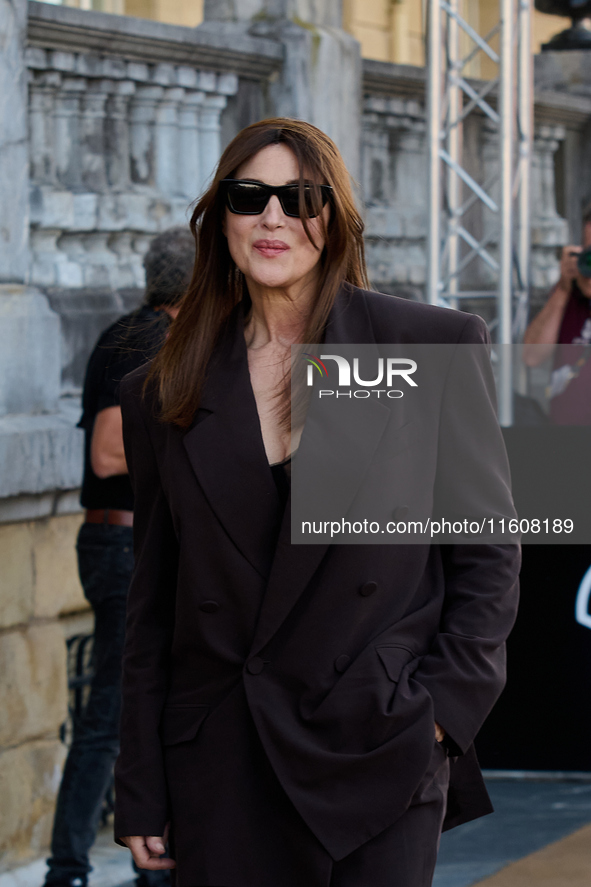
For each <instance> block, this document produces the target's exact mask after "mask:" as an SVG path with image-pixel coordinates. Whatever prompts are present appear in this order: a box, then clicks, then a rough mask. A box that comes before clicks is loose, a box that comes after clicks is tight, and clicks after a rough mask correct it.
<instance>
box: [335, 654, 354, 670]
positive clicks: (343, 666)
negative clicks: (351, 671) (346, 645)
mask: <svg viewBox="0 0 591 887" xmlns="http://www.w3.org/2000/svg"><path fill="white" fill-rule="evenodd" d="M350 662H351V657H350V656H347V654H346V653H343V655H342V656H338V657H337V658H336V659H335V661H334V667H335V668H336V670H337V671H338V672H339V674H342V673H343V672H344V671H346V670H347V666H348V665H349V663H350Z"/></svg>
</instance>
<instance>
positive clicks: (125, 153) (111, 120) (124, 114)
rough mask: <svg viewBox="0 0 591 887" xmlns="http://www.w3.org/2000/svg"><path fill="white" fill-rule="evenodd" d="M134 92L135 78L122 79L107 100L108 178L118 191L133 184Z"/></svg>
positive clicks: (115, 85) (124, 189)
mask: <svg viewBox="0 0 591 887" xmlns="http://www.w3.org/2000/svg"><path fill="white" fill-rule="evenodd" d="M134 92H135V83H134V82H133V80H120V81H119V82H118V83H116V84H114V92H113V93H112V94H111V95H110V96H109V99H108V102H107V118H106V120H105V136H106V149H107V156H106V166H107V180H108V183H109V185H110V186H111V187H112V188H114V189H115V190H116V191H127V190H128V189H129V187H130V184H131V175H130V168H129V167H130V136H129V105H130V101H131V96H132V95H133V94H134Z"/></svg>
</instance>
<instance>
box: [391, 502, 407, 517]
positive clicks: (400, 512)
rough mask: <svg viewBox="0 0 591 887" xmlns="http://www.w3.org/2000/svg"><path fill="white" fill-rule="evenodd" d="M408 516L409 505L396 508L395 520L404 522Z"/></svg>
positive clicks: (394, 512) (393, 515) (393, 513)
mask: <svg viewBox="0 0 591 887" xmlns="http://www.w3.org/2000/svg"><path fill="white" fill-rule="evenodd" d="M407 514H408V505H399V506H398V508H395V509H394V511H393V512H392V517H393V518H394V520H404V518H405V517H406V515H407Z"/></svg>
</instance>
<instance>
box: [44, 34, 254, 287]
mask: <svg viewBox="0 0 591 887" xmlns="http://www.w3.org/2000/svg"><path fill="white" fill-rule="evenodd" d="M27 64H28V69H29V90H30V112H29V116H30V120H29V126H30V157H31V171H30V185H31V227H32V230H31V251H32V266H31V280H32V282H33V283H35V284H37V285H39V286H43V287H52V286H58V287H97V286H100V287H107V288H110V289H119V288H121V287H127V286H137V287H141V286H142V285H143V279H144V276H143V268H142V264H141V259H142V252H143V250H144V246H145V235H148V234H155V233H157V232H158V231H161V230H163V229H165V228H167V227H169V226H170V225H174V224H184V223H186V220H187V210H188V205H189V203H190V202H191V201H193V200H194V199H195V198H196V197H198V196H199V194H200V193H201V192H202V190H203V189H204V187H205V185H206V183H207V180H208V178H209V176H210V175H211V173H212V171H213V168H214V166H215V163H216V162H217V160H218V158H219V155H220V151H221V141H220V138H221V136H220V133H221V124H220V117H221V114H222V111H223V110H224V108H225V107H226V102H227V98H228V96H231V95H235V93H236V92H237V89H238V77H237V76H236V75H235V74H232V73H216V72H213V71H203V70H200V69H198V68H192V67H189V66H187V65H172V64H166V63H163V62H160V63H155V64H148V63H141V62H136V61H125V60H122V59H113V58H108V57H98V56H93V55H91V54H89V53H74V52H60V51H57V50H49V49H48V50H45V49H42V48H39V47H30V48H29V50H28V54H27Z"/></svg>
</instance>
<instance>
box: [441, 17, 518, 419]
mask: <svg viewBox="0 0 591 887" xmlns="http://www.w3.org/2000/svg"><path fill="white" fill-rule="evenodd" d="M464 3H466V5H467V0H464ZM462 13H463V3H462V0H429V20H428V98H427V102H428V104H427V118H428V119H427V125H428V150H429V237H428V277H427V296H428V300H429V302H431V303H432V304H444V305H448V306H449V307H451V308H457V307H459V305H460V300H462V299H466V298H469V299H477V298H488V299H490V298H493V299H494V298H495V297H496V317H495V319H494V321H493V323H492V324H491V329H493V328H494V329H495V335H496V340H497V342H499V343H502V344H509V343H511V342H514V341H518V340H519V339H520V337H521V335H522V333H523V329H524V326H525V322H526V317H527V295H528V288H529V254H530V225H529V208H530V165H531V152H532V67H531V66H532V60H531V50H530V27H531V22H530V17H531V11H530V2H529V0H499V19H498V23H497V24H496V25H495V26H494V27H493V28H492V30H490V31H489V32H488V33H487V34H485V35H481V34H479V33H478V32H477V30H475V28H474V27H472V26H471V25H470V24H469V22H468V21H466V18H464V17H463V15H462ZM491 44H492V45H491ZM493 45H494V46H495V47H496V48H493ZM481 53H483V54H484V55H485V56H486V57H487V58H488V59H490V61H491V62H493V63H494V66H495V70H496V76H495V77H494V78H493V79H491V80H469V79H468V76H467V70H468V66H469V65H470V63H471V62H472V61H473V59H475V58H476V57H477V56H479V54H481ZM481 57H482V56H481ZM471 114H478V115H481V116H482V115H485V117H486V118H487V121H486V123H487V125H488V126H489V127H493V128H496V130H497V136H496V138H495V139H494V140H492V141H491V144H495V145H496V146H497V147H496V148H495V150H497V151H498V161H497V162H496V163H494V164H493V165H494V167H495V169H494V172H493V173H492V174H489V175H488V178H487V179H485V180H483V181H478V180H477V178H478V176H477V175H475V173H474V171H472V174H471V173H470V172H469V171H468V169H466V168H465V166H464V164H463V156H464V151H463V133H464V127H465V122H466V119H467V118H468V116H469V115H471ZM489 150H490V145H489ZM489 166H490V164H489ZM479 203H480V204H481V207H482V209H483V213H485V214H486V211H487V210H488V211H490V212H488V214H487V224H486V225H484V226H481V227H482V233H481V234H480V235H479V236H477V235H475V233H474V231H470V229H469V225H468V224H467V222H466V217H467V214H468V213H469V211H470V210H472V208H473V207H474V206H475V204H479ZM485 208H486V209H485ZM477 262H483V263H484V265H485V266H486V269H488V278H489V279H490V280H491V283H490V284H485V286H488V288H482V289H480V288H474V286H472V287H471V288H462V278H466V277H467V276H468V278H469V279H472V280H474V279H482V276H483V275H482V274H480V278H479V275H478V273H476V274H474V273H472V274H471V275H470V273H469V272H470V270H471V271H474V269H473V268H472V269H470V266H471V265H472V263H477ZM467 271H468V274H467V273H466V272H467ZM495 279H496V287H495ZM503 350H504V351H506V352H508V351H509V349H503ZM502 377H503V381H502V382H501V392H500V393H501V413H502V412H503V410H504V409H505V412H506V410H507V409H509V410H510V404H509V402H510V389H509V386H510V385H511V368H510V367H505V368H504V369H503V370H502ZM503 388H504V389H505V396H503ZM505 402H506V403H505ZM504 403H505V407H503V404H504ZM501 418H502V417H501ZM506 418H507V416H506ZM508 420H509V421H510V416H509V417H508Z"/></svg>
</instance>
